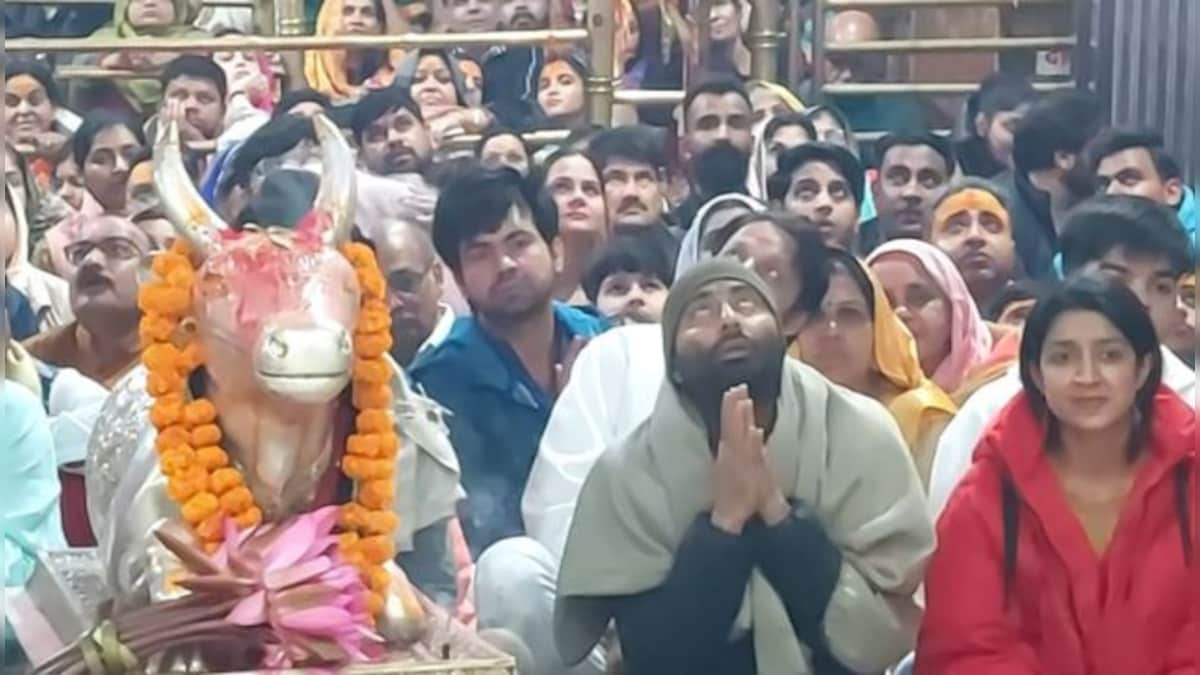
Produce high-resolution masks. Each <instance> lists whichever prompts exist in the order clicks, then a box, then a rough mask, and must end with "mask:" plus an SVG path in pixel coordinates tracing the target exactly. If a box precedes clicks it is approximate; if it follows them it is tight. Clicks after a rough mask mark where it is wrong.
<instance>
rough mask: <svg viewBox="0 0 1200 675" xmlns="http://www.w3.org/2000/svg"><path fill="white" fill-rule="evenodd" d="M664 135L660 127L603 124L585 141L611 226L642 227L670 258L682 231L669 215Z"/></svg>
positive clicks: (630, 229) (620, 229)
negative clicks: (602, 185) (601, 185)
mask: <svg viewBox="0 0 1200 675" xmlns="http://www.w3.org/2000/svg"><path fill="white" fill-rule="evenodd" d="M665 145H666V138H665V134H664V133H663V132H662V130H661V129H655V128H654V127H649V126H644V125H637V126H627V127H616V128H613V129H605V130H604V131H601V132H600V133H598V134H596V135H595V136H593V137H592V140H591V141H590V142H589V143H588V156H589V157H591V158H592V161H593V162H594V163H595V164H596V168H597V169H598V170H599V171H600V178H601V180H602V181H603V182H604V200H605V203H606V204H607V205H608V222H610V223H612V224H613V231H614V232H616V233H618V234H620V233H622V232H634V231H637V232H646V233H647V238H648V239H650V240H652V241H653V242H655V244H654V245H655V246H657V247H658V248H659V249H660V250H661V251H662V253H663V255H665V256H667V258H669V259H670V260H674V259H675V258H676V257H678V255H679V239H680V237H681V236H682V233H681V232H680V230H679V223H675V222H672V221H671V220H670V217H671V214H670V213H669V212H668V210H667V209H668V202H667V164H666V148H665Z"/></svg>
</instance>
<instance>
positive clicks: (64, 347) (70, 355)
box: [26, 216, 154, 387]
mask: <svg viewBox="0 0 1200 675" xmlns="http://www.w3.org/2000/svg"><path fill="white" fill-rule="evenodd" d="M153 250H154V246H153V243H152V242H151V241H150V238H149V237H148V236H147V235H146V233H145V232H143V231H142V230H141V229H139V228H138V227H136V226H135V225H134V224H133V223H131V222H129V221H128V220H126V219H124V218H121V217H117V216H100V217H97V218H93V219H91V220H88V221H85V222H84V223H83V225H82V226H81V228H80V232H79V238H78V239H77V240H75V241H74V242H72V243H71V244H70V245H69V246H67V248H66V251H65V254H66V257H67V260H68V262H70V263H71V265H72V266H74V267H75V270H76V272H75V276H74V277H72V279H71V311H72V312H73V313H74V314H75V321H74V322H72V323H69V324H67V325H65V326H62V327H60V328H57V329H54V330H51V331H48V332H45V333H42V334H40V335H38V336H37V337H35V338H33V339H31V340H30V341H29V342H27V343H26V347H27V349H28V350H29V353H30V355H32V356H33V357H34V358H36V359H38V360H39V361H42V362H44V363H48V364H50V365H52V366H56V367H59V368H74V369H76V370H78V371H79V372H80V373H82V374H84V375H86V376H87V377H89V378H91V379H93V380H95V381H97V382H99V383H100V384H103V385H104V386H105V387H111V386H112V385H113V384H114V383H116V381H117V380H118V379H119V378H120V377H121V376H122V375H124V374H125V372H126V371H128V370H129V369H130V368H132V367H133V366H135V365H137V363H138V360H139V355H140V350H139V345H138V321H139V320H140V318H141V313H140V312H139V311H138V304H137V292H138V267H139V266H140V265H141V262H142V258H143V257H144V256H146V255H147V254H149V253H151V252H152V251H153Z"/></svg>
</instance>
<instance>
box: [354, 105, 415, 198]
mask: <svg viewBox="0 0 1200 675" xmlns="http://www.w3.org/2000/svg"><path fill="white" fill-rule="evenodd" d="M351 126H352V128H353V130H354V140H355V142H356V143H358V147H359V153H360V157H361V159H362V164H363V167H364V168H365V169H366V170H367V171H368V172H369V173H372V174H374V175H376V176H397V175H405V174H420V175H424V174H425V172H426V170H427V169H428V168H429V158H430V156H431V155H432V153H433V144H432V142H431V141H430V138H429V130H428V129H427V128H426V127H425V121H424V120H423V119H422V118H421V109H420V107H418V106H417V103H416V101H414V100H413V99H412V97H411V96H409V94H408V92H407V91H405V90H404V89H403V88H401V87H388V88H386V89H378V90H375V91H372V92H371V93H369V94H367V95H366V96H364V97H363V99H362V100H361V101H359V103H358V105H356V106H355V109H354V118H353V121H352V123H351Z"/></svg>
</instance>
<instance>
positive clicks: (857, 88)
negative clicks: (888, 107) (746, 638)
mask: <svg viewBox="0 0 1200 675" xmlns="http://www.w3.org/2000/svg"><path fill="white" fill-rule="evenodd" d="M814 2H815V5H814V9H813V12H814V14H813V53H812V83H813V89H814V90H816V91H817V92H820V93H823V94H829V95H832V96H846V95H868V94H869V95H895V94H926V95H952V94H969V93H971V92H974V91H976V90H977V89H978V85H977V84H976V83H974V82H903V83H899V82H897V83H893V82H878V83H876V82H869V83H868V82H861V83H860V82H851V83H828V82H827V81H826V80H827V73H826V66H827V63H826V57H827V56H828V55H830V54H834V55H846V54H883V55H896V54H936V53H987V52H993V53H1000V52H1007V51H1021V50H1065V49H1070V50H1072V51H1073V58H1072V66H1073V68H1074V69H1075V73H1074V74H1075V82H1040V83H1036V84H1035V85H1034V86H1035V87H1036V88H1038V89H1039V90H1042V91H1052V90H1055V89H1063V88H1072V87H1075V86H1078V85H1079V84H1081V83H1086V82H1087V81H1088V74H1089V68H1088V54H1087V53H1086V52H1087V48H1088V47H1089V42H1090V36H1089V31H1090V15H1089V14H1088V13H1087V11H1086V9H1084V8H1082V5H1086V4H1087V1H1086V0H1019V2H1014V0H814ZM1073 3H1080V4H1075V7H1076V8H1077V16H1076V31H1075V33H1076V34H1074V35H1052V36H1044V37H979V38H915V39H895V40H867V41H861V42H854V43H847V44H838V45H832V44H827V42H826V35H825V29H826V20H827V16H828V14H829V13H831V12H833V11H839V10H847V9H858V10H871V9H875V10H913V9H927V8H933V9H947V8H955V7H960V8H961V7H1007V8H1014V7H1024V6H1054V5H1058V6H1069V5H1072V4H1073Z"/></svg>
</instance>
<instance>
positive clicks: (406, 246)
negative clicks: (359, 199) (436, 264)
mask: <svg viewBox="0 0 1200 675" xmlns="http://www.w3.org/2000/svg"><path fill="white" fill-rule="evenodd" d="M381 229H382V230H383V233H382V236H377V237H376V239H377V241H374V242H372V243H373V244H374V245H375V251H376V255H377V256H378V258H379V266H380V267H381V268H382V269H383V271H384V274H387V271H388V269H389V268H390V267H391V263H392V262H394V259H395V258H397V257H412V258H413V259H414V260H416V261H417V262H419V263H420V264H422V265H426V266H427V265H429V264H430V263H431V262H433V261H434V259H436V258H437V252H436V251H435V250H434V248H433V238H432V237H430V236H429V233H428V232H427V231H426V230H425V229H424V228H423V227H421V226H419V225H416V224H414V223H411V222H408V221H405V220H397V221H394V222H392V223H389V224H388V225H386V226H385V227H383V228H381ZM379 240H381V241H379Z"/></svg>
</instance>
